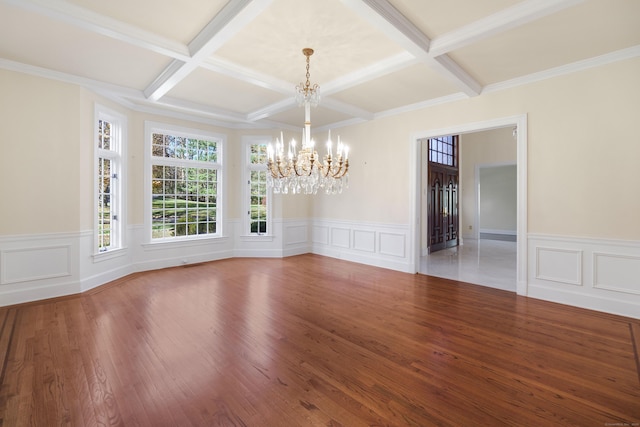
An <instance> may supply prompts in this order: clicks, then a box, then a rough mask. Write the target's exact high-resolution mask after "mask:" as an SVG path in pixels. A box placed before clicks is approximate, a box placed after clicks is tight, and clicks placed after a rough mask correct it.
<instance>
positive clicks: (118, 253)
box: [91, 247, 127, 263]
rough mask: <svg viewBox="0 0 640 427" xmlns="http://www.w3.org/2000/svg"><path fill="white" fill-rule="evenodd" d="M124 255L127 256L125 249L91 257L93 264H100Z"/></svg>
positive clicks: (95, 254) (98, 253)
mask: <svg viewBox="0 0 640 427" xmlns="http://www.w3.org/2000/svg"><path fill="white" fill-rule="evenodd" d="M126 254H127V248H126V247H125V248H116V249H111V250H107V251H104V252H97V253H94V254H93V255H91V256H92V257H93V262H94V263H95V262H102V261H108V260H111V259H115V258H120V257H122V256H125V255H126Z"/></svg>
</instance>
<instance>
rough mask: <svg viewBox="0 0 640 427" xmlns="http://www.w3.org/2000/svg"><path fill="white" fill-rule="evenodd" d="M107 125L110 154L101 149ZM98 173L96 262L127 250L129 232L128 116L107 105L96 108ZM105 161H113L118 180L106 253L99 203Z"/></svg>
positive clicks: (113, 190) (95, 188) (113, 186)
mask: <svg viewBox="0 0 640 427" xmlns="http://www.w3.org/2000/svg"><path fill="white" fill-rule="evenodd" d="M101 120H102V121H106V122H109V123H111V141H110V147H111V149H109V150H104V149H101V148H99V139H100V135H99V132H100V127H99V121H101ZM93 125H94V132H93V134H94V141H93V152H94V162H93V163H94V169H93V170H94V172H93V177H94V179H93V193H94V198H93V200H94V202H93V224H94V239H93V241H94V243H93V252H94V255H93V256H94V259H95V260H101V259H106V258H110V257H111V256H114V255H118V254H121V253H122V251H123V250H124V249H125V244H126V235H125V230H126V229H127V226H126V221H127V216H126V209H125V201H126V200H127V199H126V193H125V189H126V185H125V183H126V179H127V177H126V170H127V168H126V146H127V143H126V141H127V118H126V116H124V115H122V114H119V113H117V112H115V111H113V110H111V109H109V108H107V107H105V106H103V105H100V104H95V107H94V120H93ZM101 158H105V159H109V160H110V161H111V174H112V177H113V175H114V174H115V175H116V176H117V178H112V179H111V201H110V203H111V216H112V218H114V217H115V218H116V219H112V220H111V226H110V245H109V246H108V247H106V248H104V249H100V247H99V246H100V236H99V226H100V225H99V221H100V218H99V215H98V209H99V203H98V196H99V191H98V185H99V182H100V177H99V170H100V169H99V164H98V163H99V160H100V159H101Z"/></svg>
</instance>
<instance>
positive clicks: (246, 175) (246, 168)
mask: <svg viewBox="0 0 640 427" xmlns="http://www.w3.org/2000/svg"><path fill="white" fill-rule="evenodd" d="M272 140H273V138H272V137H271V136H270V135H249V136H247V135H245V136H242V162H241V167H242V180H241V182H240V185H241V186H242V188H240V194H241V197H242V215H241V218H243V220H242V230H241V235H242V236H243V238H245V239H244V240H245V241H248V240H247V239H246V238H248V237H251V238H252V239H264V238H269V237H271V236H273V221H272V215H273V189H272V188H271V187H269V186H267V194H266V196H267V232H266V233H265V234H257V233H251V221H250V219H249V218H248V217H247V215H248V212H250V211H251V206H250V205H251V203H250V199H251V192H250V190H249V181H250V180H251V173H250V172H251V171H254V170H257V171H264V172H265V173H268V172H267V167H266V165H251V164H250V154H251V153H250V147H251V145H255V144H258V145H261V144H264V145H268V144H270V143H271V141H272ZM265 184H266V183H265Z"/></svg>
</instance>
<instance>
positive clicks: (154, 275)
mask: <svg viewBox="0 0 640 427" xmlns="http://www.w3.org/2000/svg"><path fill="white" fill-rule="evenodd" d="M639 334H640V322H639V321H638V320H635V319H630V318H624V317H618V316H613V315H607V314H603V313H598V312H593V311H588V310H582V309H577V308H572V307H567V306H563V305H559V304H553V303H548V302H544V301H539V300H534V299H528V298H524V297H518V296H516V295H514V294H512V293H509V292H504V291H499V290H495V289H490V288H485V287H480V286H474V285H469V284H465V283H460V282H455V281H450V280H446V279H439V278H433V277H427V276H421V275H411V274H405V273H399V272H395V271H391V270H386V269H380V268H374V267H370V266H366V265H361V264H355V263H349V262H346V261H341V260H336V259H331V258H326V257H321V256H317V255H301V256H295V257H289V258H284V259H241V258H235V259H229V260H222V261H215V262H211V263H206V264H199V265H194V266H187V267H179V268H171V269H165V270H159V271H153V272H146V273H139V274H136V275H133V276H130V277H127V278H125V279H121V280H119V281H116V282H114V283H111V284H108V285H105V286H103V287H100V288H98V289H96V290H94V291H91V292H88V293H85V294H82V295H76V296H71V297H65V298H59V299H53V300H47V301H42V302H37V303H30V304H24V305H18V306H12V307H5V308H0V369H1V371H0V425H1V426H2V427H9V426H11V427H13V426H57V425H65V426H97V425H101V426H154V427H157V426H190V425H194V426H216V425H222V426H387V425H397V426H404V425H409V426H432V425H434V426H435V425H438V426H501V425H509V426H547V425H548V426H565V425H567V426H581V427H582V426H598V427H601V426H606V425H609V426H613V425H627V426H631V425H634V424H635V425H638V423H640V375H639V366H640V363H639V360H638V351H639V350H640V349H638V345H639V341H640V336H639Z"/></svg>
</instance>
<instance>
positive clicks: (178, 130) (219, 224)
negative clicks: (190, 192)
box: [143, 120, 228, 245]
mask: <svg viewBox="0 0 640 427" xmlns="http://www.w3.org/2000/svg"><path fill="white" fill-rule="evenodd" d="M153 132H159V133H171V134H173V135H177V136H183V137H188V138H199V139H206V140H212V141H216V143H217V151H218V159H217V162H216V163H210V164H207V165H206V167H212V166H214V167H215V169H216V170H217V171H218V183H217V184H218V189H217V206H216V233H215V234H213V235H202V236H185V238H175V239H167V240H164V239H152V238H151V235H152V232H151V227H152V224H151V222H152V221H151V206H152V203H153V194H152V191H151V184H152V183H151V175H152V164H153V163H158V164H165V163H173V162H172V161H171V160H170V159H164V158H161V157H158V158H154V159H155V161H153V162H152V153H151V138H152V136H151V135H152V134H153ZM143 145H144V168H143V170H144V192H143V194H144V209H143V211H144V229H145V230H144V232H145V237H144V244H145V245H157V244H162V243H175V242H180V241H189V242H191V241H193V242H196V241H199V240H211V239H216V238H224V236H225V229H224V211H225V209H226V196H225V195H226V187H225V186H226V182H227V179H226V175H227V173H228V172H227V171H226V169H227V168H226V167H225V152H226V145H227V135H226V134H221V133H216V132H210V131H205V130H201V129H195V128H188V127H183V126H176V125H171V124H167V123H159V122H153V121H148V120H145V122H144V140H143ZM180 162H182V161H180ZM184 162H185V164H186V163H189V161H184ZM203 163H204V162H195V161H191V164H192V165H193V166H195V167H197V166H198V165H201V164H203Z"/></svg>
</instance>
